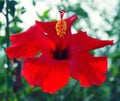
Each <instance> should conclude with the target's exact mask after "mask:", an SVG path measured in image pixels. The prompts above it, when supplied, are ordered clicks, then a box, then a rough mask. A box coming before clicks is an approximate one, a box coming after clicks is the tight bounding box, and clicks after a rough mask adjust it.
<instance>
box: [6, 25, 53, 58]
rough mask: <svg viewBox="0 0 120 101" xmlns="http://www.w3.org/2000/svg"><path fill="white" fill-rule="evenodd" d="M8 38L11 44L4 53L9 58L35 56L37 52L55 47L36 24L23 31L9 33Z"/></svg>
mask: <svg viewBox="0 0 120 101" xmlns="http://www.w3.org/2000/svg"><path fill="white" fill-rule="evenodd" d="M10 40H11V41H12V45H11V46H10V47H9V48H7V49H6V53H7V55H8V56H9V58H11V59H13V58H16V57H17V58H26V57H31V56H35V55H36V54H37V53H38V52H49V51H50V50H51V49H54V47H55V45H54V43H53V42H52V41H51V40H50V39H48V37H47V36H45V35H44V34H43V32H42V31H41V29H40V28H38V27H37V26H36V25H34V26H32V27H30V28H29V29H28V30H26V31H25V32H22V33H19V34H14V35H11V36H10Z"/></svg>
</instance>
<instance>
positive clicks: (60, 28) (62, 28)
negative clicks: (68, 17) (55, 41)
mask: <svg viewBox="0 0 120 101" xmlns="http://www.w3.org/2000/svg"><path fill="white" fill-rule="evenodd" d="M66 29H67V24H66V21H65V20H59V21H57V23H56V32H57V35H58V36H60V37H64V36H65V34H66Z"/></svg>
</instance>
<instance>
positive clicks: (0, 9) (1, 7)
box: [0, 0, 5, 12]
mask: <svg viewBox="0 0 120 101" xmlns="http://www.w3.org/2000/svg"><path fill="white" fill-rule="evenodd" d="M4 3H5V1H4V0H0V12H2V10H3V7H4Z"/></svg>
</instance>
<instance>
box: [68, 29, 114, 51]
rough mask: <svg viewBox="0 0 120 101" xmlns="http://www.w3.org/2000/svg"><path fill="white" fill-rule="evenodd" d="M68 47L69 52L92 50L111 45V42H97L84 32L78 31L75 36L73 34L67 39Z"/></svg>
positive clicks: (97, 40)
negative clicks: (69, 48)
mask: <svg viewBox="0 0 120 101" xmlns="http://www.w3.org/2000/svg"><path fill="white" fill-rule="evenodd" d="M68 45H69V46H70V47H71V50H72V51H74V50H80V51H83V50H88V51H89V50H93V49H97V48H101V47H104V46H106V45H113V40H99V39H95V38H92V37H90V36H88V35H87V34H86V32H82V31H79V32H78V33H77V34H73V35H71V36H70V37H69V38H68Z"/></svg>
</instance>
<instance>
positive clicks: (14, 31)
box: [10, 25, 22, 34]
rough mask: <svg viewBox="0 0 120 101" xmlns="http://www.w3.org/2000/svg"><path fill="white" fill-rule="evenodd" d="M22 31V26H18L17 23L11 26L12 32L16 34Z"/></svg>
mask: <svg viewBox="0 0 120 101" xmlns="http://www.w3.org/2000/svg"><path fill="white" fill-rule="evenodd" d="M21 31H22V28H20V27H19V26H17V25H14V26H12V27H11V28H10V32H11V33H12V34H14V33H19V32H21Z"/></svg>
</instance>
